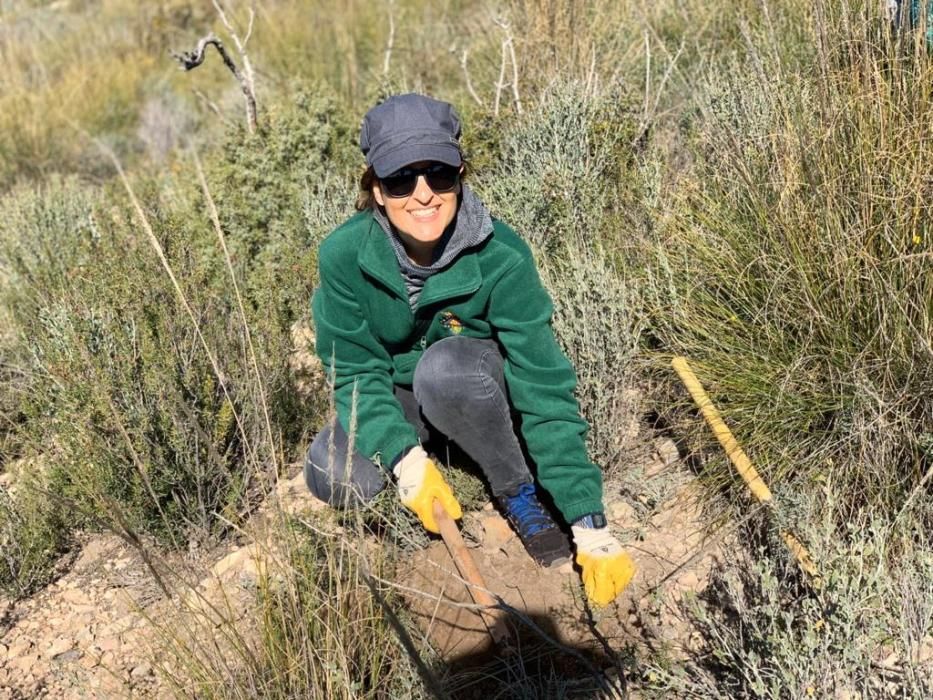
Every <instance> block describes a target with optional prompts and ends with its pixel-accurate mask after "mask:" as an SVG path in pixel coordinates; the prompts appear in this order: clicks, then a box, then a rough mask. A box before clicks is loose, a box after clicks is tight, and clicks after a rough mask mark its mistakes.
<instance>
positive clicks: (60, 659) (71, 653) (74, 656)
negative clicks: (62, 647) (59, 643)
mask: <svg viewBox="0 0 933 700" xmlns="http://www.w3.org/2000/svg"><path fill="white" fill-rule="evenodd" d="M80 658H81V652H80V651H78V650H77V649H69V650H68V651H63V652H62V653H61V654H56V655H55V656H53V657H52V661H54V662H55V663H59V664H66V663H68V662H69V661H77V660H78V659H80Z"/></svg>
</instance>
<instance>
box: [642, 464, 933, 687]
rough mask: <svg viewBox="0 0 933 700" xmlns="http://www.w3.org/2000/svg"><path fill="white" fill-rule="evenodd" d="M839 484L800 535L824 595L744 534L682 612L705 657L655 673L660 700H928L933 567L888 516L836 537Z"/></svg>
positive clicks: (810, 510)
mask: <svg viewBox="0 0 933 700" xmlns="http://www.w3.org/2000/svg"><path fill="white" fill-rule="evenodd" d="M840 483H842V480H840V481H839V482H836V481H828V482H827V483H826V484H825V485H824V487H823V488H822V489H821V491H820V493H819V494H815V495H813V496H811V497H809V498H808V499H807V503H806V515H807V518H806V519H805V520H804V521H803V524H802V527H803V528H804V529H802V530H800V531H799V532H800V534H801V536H803V537H804V538H805V539H806V540H807V541H808V542H810V543H811V548H812V550H813V554H814V555H815V557H816V560H817V562H818V563H819V567H820V569H821V573H822V585H821V586H820V587H819V588H811V587H809V586H808V585H806V584H805V581H804V580H803V579H801V576H800V573H799V572H798V571H797V570H796V567H795V565H794V564H793V563H791V562H789V561H788V560H787V559H786V555H785V554H783V553H782V551H781V548H780V544H777V545H776V547H777V548H774V547H775V544H774V543H770V542H769V541H768V540H769V539H771V538H770V537H767V536H766V537H765V538H764V540H763V539H762V538H761V534H762V533H761V531H760V530H756V529H755V528H751V529H743V530H741V531H740V532H741V534H742V538H741V539H742V541H743V542H744V543H746V545H744V546H743V545H740V544H738V543H737V545H736V546H737V551H736V552H735V556H734V557H733V558H732V559H731V560H730V561H726V562H723V563H722V564H721V566H720V567H718V569H717V570H716V571H714V575H713V579H712V581H711V584H710V586H709V588H708V589H707V590H706V591H705V592H704V593H703V594H702V595H701V596H698V597H693V598H688V599H687V600H686V601H685V603H684V608H685V612H686V613H687V614H688V615H689V616H690V618H691V619H692V620H693V623H694V625H695V626H696V628H697V630H698V631H699V632H700V634H701V636H702V639H703V643H702V644H701V646H700V648H698V649H696V650H695V651H694V652H693V653H692V654H691V655H690V656H689V658H688V659H687V660H686V662H684V661H683V660H680V661H675V660H668V661H667V663H654V664H652V665H651V668H650V673H651V674H652V677H653V678H654V681H653V686H654V691H655V692H656V693H657V694H658V697H669V696H670V694H671V693H673V694H675V695H676V696H678V697H679V696H687V695H690V696H699V697H710V698H774V699H775V700H776V699H778V698H787V697H817V698H820V697H840V696H844V697H858V696H860V697H910V698H921V697H929V695H930V693H931V692H933V666H931V656H930V655H931V653H933V587H931V583H930V582H931V580H933V579H931V576H933V558H931V557H930V553H929V551H928V550H927V549H926V548H924V547H923V546H918V545H917V543H916V542H911V541H909V540H903V539H901V538H899V537H898V536H897V535H895V534H894V533H893V532H892V530H891V523H890V520H889V517H888V516H887V515H886V514H883V513H876V514H871V513H865V514H864V515H863V516H861V517H860V518H859V520H857V521H853V522H851V523H849V525H848V527H847V528H846V533H845V537H839V533H838V531H837V529H836V527H835V525H834V520H835V519H836V518H837V517H838V510H837V508H838V507H839V506H840V505H842V506H843V507H844V506H845V501H846V499H847V495H846V494H845V493H844V491H843V492H837V491H836V488H837V484H840ZM922 509H926V510H927V511H928V506H922ZM918 516H919V517H918ZM925 518H929V513H928V512H927V513H926V514H925V515H924V514H923V512H922V510H921V512H915V513H913V514H912V515H911V516H910V517H908V518H907V519H906V520H905V521H904V522H903V525H904V527H905V529H910V528H914V527H921V526H922V522H923V521H924V519H925ZM895 550H896V551H897V555H896V557H893V556H892V553H893V552H894V551H895Z"/></svg>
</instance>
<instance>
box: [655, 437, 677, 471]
mask: <svg viewBox="0 0 933 700" xmlns="http://www.w3.org/2000/svg"><path fill="white" fill-rule="evenodd" d="M654 449H655V450H656V451H657V453H658V456H659V457H660V458H661V461H662V462H664V466H666V467H669V466H671V465H672V464H674V463H676V462H679V461H680V450H678V449H677V445H676V444H675V443H674V441H673V440H671V439H670V438H661V439H658V440H655V441H654Z"/></svg>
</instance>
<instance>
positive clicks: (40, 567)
mask: <svg viewBox="0 0 933 700" xmlns="http://www.w3.org/2000/svg"><path fill="white" fill-rule="evenodd" d="M30 466H31V467H34V466H35V465H30ZM44 476H45V475H44V474H42V473H27V474H23V475H21V476H20V478H19V479H18V483H17V486H16V493H15V495H14V494H12V493H10V491H9V490H7V488H6V487H4V486H0V591H3V592H4V593H6V594H7V595H9V596H11V597H13V598H18V597H20V596H24V595H27V594H29V593H31V592H33V591H35V590H37V589H39V588H41V587H42V586H44V585H45V584H46V583H48V582H49V581H50V580H51V579H52V577H53V575H54V571H55V563H56V561H57V559H58V557H59V556H60V555H61V554H62V553H63V552H64V551H65V550H66V549H67V547H68V545H69V544H70V539H71V538H70V536H69V525H70V523H69V522H68V518H67V516H65V515H64V514H63V513H62V512H61V510H60V509H59V508H57V507H56V504H55V503H54V501H53V500H52V499H50V498H49V497H48V496H47V494H46V491H47V489H48V488H49V485H48V484H47V483H46V479H45V478H44Z"/></svg>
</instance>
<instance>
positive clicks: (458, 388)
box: [413, 337, 502, 410]
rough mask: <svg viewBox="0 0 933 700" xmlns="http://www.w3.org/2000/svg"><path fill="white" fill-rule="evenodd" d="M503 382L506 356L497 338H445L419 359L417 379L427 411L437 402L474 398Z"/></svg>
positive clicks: (418, 393)
mask: <svg viewBox="0 0 933 700" xmlns="http://www.w3.org/2000/svg"><path fill="white" fill-rule="evenodd" d="M501 384H502V356H501V355H500V354H499V351H498V346H497V345H496V343H495V341H493V340H480V339H476V338H464V337H453V338H445V339H444V340H441V341H439V342H437V343H435V344H434V345H432V346H431V347H429V348H428V349H427V350H425V352H424V354H423V355H422V356H421V359H420V360H419V361H418V366H417V367H416V368H415V375H414V378H413V389H414V392H415V397H416V399H417V400H418V403H419V404H420V405H421V407H422V409H423V410H430V407H431V405H432V404H434V403H436V402H437V401H443V402H450V401H464V400H466V401H470V400H475V399H477V398H483V394H484V393H485V392H487V391H488V390H490V389H493V388H495V387H494V385H496V386H501Z"/></svg>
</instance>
